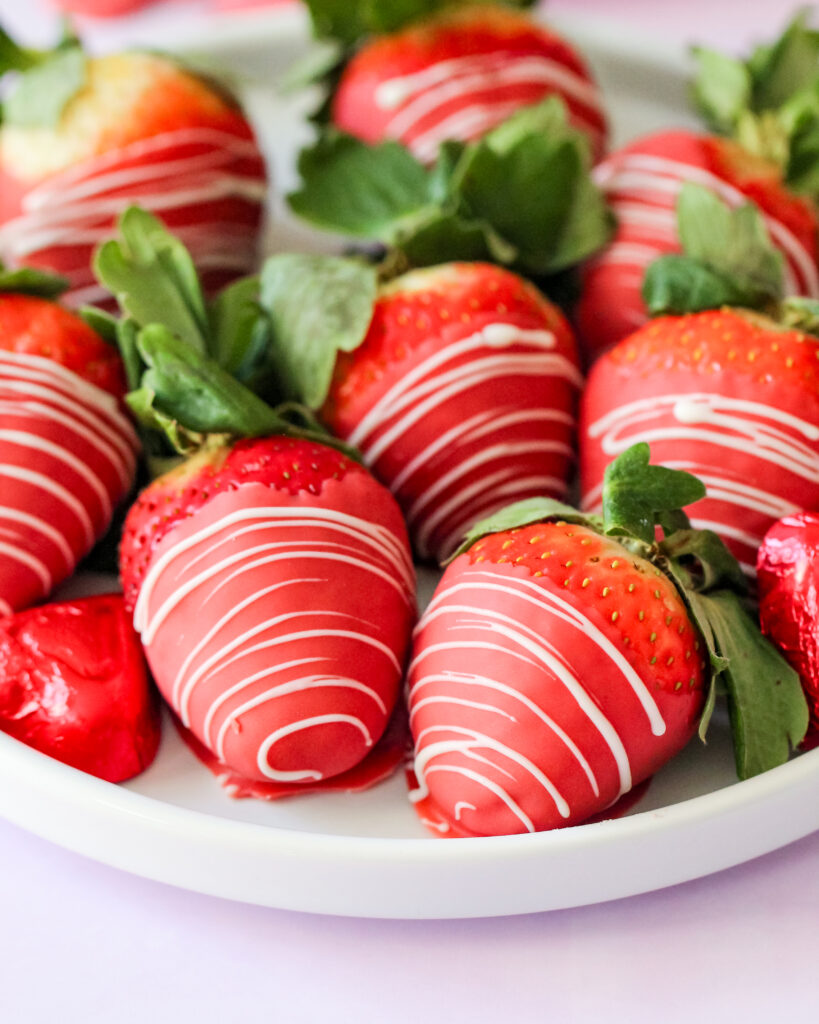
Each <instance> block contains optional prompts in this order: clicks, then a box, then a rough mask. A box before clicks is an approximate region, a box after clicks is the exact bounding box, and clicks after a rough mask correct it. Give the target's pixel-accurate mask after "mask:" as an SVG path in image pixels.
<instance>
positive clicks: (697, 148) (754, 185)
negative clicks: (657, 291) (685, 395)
mask: <svg viewBox="0 0 819 1024" xmlns="http://www.w3.org/2000/svg"><path fill="white" fill-rule="evenodd" d="M594 178H595V181H596V183H597V184H598V185H599V186H600V188H602V190H603V192H604V194H605V197H606V199H607V201H608V203H609V205H610V206H611V209H612V212H613V213H614V215H615V218H616V220H617V230H616V232H615V234H614V237H613V238H612V240H611V242H610V244H609V245H608V246H607V247H606V248H605V249H603V250H602V251H601V252H600V253H599V254H598V255H597V256H595V258H594V259H593V260H592V261H591V262H590V263H589V264H588V265H587V266H586V268H585V270H584V275H583V285H582V293H581V298H580V300H579V303H578V305H577V308H576V311H575V320H576V323H577V327H578V332H579V335H580V340H581V343H582V345H583V348H584V350H585V353H586V356H587V359H588V360H589V361H591V360H592V359H594V358H595V357H596V356H597V355H599V354H600V353H601V352H603V351H605V350H606V349H608V348H611V346H612V345H614V344H616V343H617V342H618V341H620V340H621V339H622V338H624V337H626V336H627V335H628V334H630V333H631V332H632V331H634V330H636V329H637V328H638V327H639V326H640V325H641V324H643V323H644V322H645V321H646V319H647V317H648V313H647V311H646V307H645V304H644V302H643V300H642V297H641V294H640V289H641V287H642V280H643V275H644V273H645V270H646V267H647V266H648V265H649V264H650V263H651V262H652V261H653V260H654V259H656V258H657V257H659V256H662V255H664V254H668V253H677V252H680V249H681V240H680V235H679V231H678V225H677V220H676V216H675V205H676V202H677V199H678V197H679V194H680V191H681V189H682V188H683V186H684V185H685V183H686V182H688V183H694V184H697V185H700V186H702V187H704V188H707V189H709V190H711V191H713V192H714V193H715V194H716V195H718V196H719V197H720V198H721V199H723V200H724V201H725V202H727V203H728V204H729V205H730V206H731V207H734V208H736V207H739V206H741V205H742V204H744V203H747V202H749V201H750V202H752V203H754V204H755V205H756V206H757V208H758V209H759V211H760V214H761V216H762V217H763V219H764V222H765V226H766V228H767V231H768V233H769V235H770V238H771V241H772V242H773V244H774V245H775V246H776V248H777V249H778V250H779V251H780V252H781V253H782V255H783V257H784V260H785V284H786V291H787V292H788V293H790V294H793V295H803V296H807V297H812V298H817V297H819V268H817V260H819V247H817V229H819V220H817V216H816V212H815V209H814V207H813V205H812V204H811V203H810V202H809V201H808V200H806V199H804V198H802V197H800V196H798V195H796V194H795V193H793V192H791V191H790V190H789V189H788V187H787V186H786V185H785V184H784V183H783V180H782V175H781V172H780V170H779V169H778V168H777V167H776V165H775V164H772V163H770V162H768V161H766V160H763V159H761V158H760V157H758V156H754V155H752V154H751V153H749V152H747V151H746V150H744V149H743V148H741V147H740V146H739V145H737V143H735V142H733V141H730V140H728V139H721V138H717V137H713V136H708V135H699V134H696V133H693V132H689V131H682V130H680V131H666V132H660V133H657V134H655V135H650V136H647V137H645V138H642V139H638V140H637V141H636V142H632V143H629V145H627V146H624V147H623V148H622V149H619V150H617V152H615V153H612V154H611V155H610V156H609V157H608V158H607V159H606V160H605V161H603V163H602V164H600V165H599V166H598V167H597V168H595V171H594Z"/></svg>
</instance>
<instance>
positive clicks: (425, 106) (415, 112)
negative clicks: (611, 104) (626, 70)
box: [374, 52, 603, 160]
mask: <svg viewBox="0 0 819 1024" xmlns="http://www.w3.org/2000/svg"><path fill="white" fill-rule="evenodd" d="M520 85H524V86H526V85H530V86H537V87H540V89H541V92H542V94H544V95H545V94H546V93H547V92H552V91H554V92H557V93H559V94H561V95H563V96H564V97H565V98H566V99H568V100H570V101H571V100H573V101H574V102H575V103H579V104H582V105H583V106H585V107H586V108H589V110H590V112H591V113H592V114H593V115H594V114H596V115H597V116H598V117H599V118H600V119H601V120H602V110H601V105H600V94H599V92H598V90H597V88H596V87H595V86H594V85H593V84H592V83H591V82H589V81H588V80H587V79H586V78H584V77H583V76H582V75H580V74H578V73H577V72H575V71H573V70H572V69H571V68H569V67H567V66H566V65H564V64H561V63H559V62H558V61H556V60H553V59H551V58H549V57H546V56H540V55H535V54H524V55H521V54H514V53H509V52H495V53H486V54H470V55H468V56H464V57H456V58H452V59H449V60H444V61H438V62H436V63H435V64H432V65H429V66H428V67H426V68H424V69H423V70H421V71H416V72H413V73H411V74H408V75H403V76H397V77H395V78H391V79H388V80H386V81H384V82H382V83H380V84H379V86H378V87H377V88H376V90H375V95H374V99H375V103H376V106H378V107H380V108H381V109H382V110H395V111H396V113H395V114H394V116H393V117H392V118H391V119H390V120H389V121H388V123H387V126H386V128H385V135H386V136H387V137H388V138H393V139H399V140H400V141H402V142H404V143H405V144H406V145H408V146H409V148H410V149H411V150H412V152H413V153H414V154H415V155H416V156H417V157H418V158H419V159H422V160H428V159H433V158H434V156H435V153H436V150H437V147H438V145H439V144H440V143H441V142H443V141H444V140H445V139H462V140H467V139H470V138H474V137H475V136H476V135H479V134H483V133H484V132H485V131H487V130H489V129H490V128H492V127H494V126H495V125H496V124H499V123H500V122H501V121H504V120H506V118H507V117H509V116H510V114H512V113H514V112H515V111H516V110H517V109H519V107H520V101H519V100H518V101H510V100H508V99H506V98H505V92H504V90H505V89H507V88H508V87H510V86H520ZM478 93H490V94H491V95H492V96H494V97H496V98H495V99H494V100H491V99H486V98H482V99H481V101H480V102H474V103H472V102H470V101H471V100H472V98H473V97H475V96H476V94H478ZM453 100H460V101H461V102H462V103H464V104H465V109H461V110H459V111H457V112H456V113H454V114H452V115H450V116H448V117H447V116H441V115H440V111H442V110H443V109H444V108H446V106H447V105H448V104H449V103H451V101H453ZM436 114H438V115H439V117H438V120H437V121H434V120H433V124H432V125H431V126H430V127H429V128H427V129H426V130H425V131H424V132H423V133H421V134H420V135H416V136H415V137H413V136H414V133H415V130H416V129H417V126H418V124H419V123H420V122H421V121H422V120H426V119H430V118H433V119H434V118H435V116H436ZM570 118H571V119H572V120H573V121H576V122H579V121H582V127H583V128H584V130H586V131H588V132H589V133H590V134H592V135H594V137H595V142H596V144H597V145H598V146H599V144H600V143H601V142H602V137H603V131H602V129H601V127H600V126H599V125H598V124H594V123H593V121H592V120H591V119H590V118H588V117H584V116H583V115H582V114H579V113H578V112H577V111H576V109H573V110H571V112H570Z"/></svg>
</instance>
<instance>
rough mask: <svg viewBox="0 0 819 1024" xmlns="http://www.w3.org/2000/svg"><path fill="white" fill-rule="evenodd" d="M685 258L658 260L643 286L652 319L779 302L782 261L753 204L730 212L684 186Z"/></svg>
mask: <svg viewBox="0 0 819 1024" xmlns="http://www.w3.org/2000/svg"><path fill="white" fill-rule="evenodd" d="M677 230H678V233H679V237H680V243H681V245H682V248H683V254H684V255H683V256H661V257H659V259H657V260H655V261H654V262H653V263H651V264H650V265H649V267H648V269H647V271H646V276H645V279H644V282H643V299H644V301H645V304H646V307H647V308H648V309H649V311H650V312H651V313H652V315H655V316H656V315H658V314H666V313H676V314H681V313H691V312H697V311H699V310H703V309H716V308H719V307H720V306H724V305H734V306H744V307H746V308H748V309H767V308H769V307H770V306H771V305H772V304H774V303H776V302H778V301H779V300H780V299H781V298H782V294H783V291H784V284H783V281H784V270H783V266H784V258H783V256H782V253H781V252H780V251H779V250H778V249H776V248H775V247H774V245H773V243H772V242H771V240H770V238H769V237H768V232H767V229H766V228H765V222H764V221H763V219H762V215H761V214H760V213H759V211H758V210H757V208H756V207H755V206H754V205H753V204H752V203H746V204H744V205H743V206H740V207H738V208H737V209H731V207H729V206H728V204H727V203H725V202H723V201H722V200H721V199H720V198H719V197H718V196H717V195H715V194H714V193H713V192H711V191H710V190H709V189H706V188H703V187H702V186H701V185H694V184H692V183H690V182H686V183H685V184H684V185H683V187H682V189H681V190H680V195H679V198H678V200H677Z"/></svg>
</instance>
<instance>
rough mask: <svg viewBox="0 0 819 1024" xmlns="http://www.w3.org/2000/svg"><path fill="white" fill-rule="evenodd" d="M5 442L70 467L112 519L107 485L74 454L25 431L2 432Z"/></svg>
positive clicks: (105, 515) (106, 514)
mask: <svg viewBox="0 0 819 1024" xmlns="http://www.w3.org/2000/svg"><path fill="white" fill-rule="evenodd" d="M3 441H5V442H6V443H7V444H9V445H12V446H15V447H20V448H30V449H32V450H33V451H38V452H42V453H43V454H45V455H50V456H51V458H53V459H55V460H56V461H57V462H61V463H63V465H65V466H68V468H69V469H73V470H74V472H75V473H76V474H77V476H79V477H81V478H82V479H83V480H84V481H85V482H86V483H87V484H88V486H89V487H90V488H91V489H92V490H93V491H94V492H95V494H96V495H97V497H98V498H99V502H100V506H101V508H102V511H103V515H104V517H105V518H106V519H110V517H111V511H112V509H111V498H110V496H109V494H108V491H107V489H106V487H105V484H104V483H103V482H102V480H100V478H99V477H98V476H97V474H96V473H95V472H93V470H91V469H89V468H88V466H86V465H85V463H83V462H82V461H81V460H80V459H78V458H77V456H76V455H74V454H73V452H70V451H68V449H66V448H63V447H61V446H60V445H58V444H54V443H53V442H52V441H46V440H44V439H43V438H42V437H40V436H39V435H37V434H32V433H30V432H28V431H25V430H0V443H1V442H3Z"/></svg>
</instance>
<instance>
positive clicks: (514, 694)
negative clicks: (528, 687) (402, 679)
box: [410, 672, 600, 796]
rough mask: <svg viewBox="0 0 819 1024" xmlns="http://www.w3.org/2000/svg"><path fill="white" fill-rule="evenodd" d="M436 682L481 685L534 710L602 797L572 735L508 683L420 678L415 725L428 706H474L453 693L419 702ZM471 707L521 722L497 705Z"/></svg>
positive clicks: (415, 684) (415, 685)
mask: <svg viewBox="0 0 819 1024" xmlns="http://www.w3.org/2000/svg"><path fill="white" fill-rule="evenodd" d="M432 683H448V684H450V685H452V686H456V685H457V686H478V687H481V688H484V687H485V688H487V689H491V690H496V691H497V692H498V693H501V694H503V695H504V696H507V697H511V698H512V700H515V701H518V702H519V703H521V704H523V706H524V707H525V708H527V709H528V710H529V711H531V712H532V714H533V715H535V716H536V717H537V718H539V719H540V720H541V722H543V723H544V725H546V726H548V728H549V729H550V730H551V731H552V732H553V733H554V734H555V735H556V736H557V737H558V738H559V739H560V740H561V742H562V743H564V744H565V745H566V747H567V748H568V749H569V750H570V751H571V752H572V754H573V755H574V757H575V758H576V760H577V763H578V764H579V765H580V767H581V768H582V769H583V772H584V773H585V776H586V778H587V779H588V780H589V786H590V787H591V790H592V792H593V793H594V795H595V796H598V795H599V793H600V788H599V786H598V784H597V778H596V777H595V774H594V772H593V771H592V769H591V765H590V764H589V762H588V761H587V760H586V758H585V756H584V755H583V752H582V751H581V749H580V748H579V747H578V745H577V744H576V743H575V742H574V740H573V739H572V738H571V736H570V735H569V734H568V733H567V732H566V731H565V729H562V728H561V727H560V725H559V724H558V723H557V722H556V721H555V720H554V719H553V718H552V717H551V716H550V715H547V714H546V712H545V711H544V710H543V708H542V707H541V706H540V705H539V704H536V703H535V702H534V701H533V700H530V699H529V697H527V696H526V694H524V693H521V692H520V690H516V689H515V688H514V687H512V686H507V685H506V684H505V683H499V682H498V681H497V680H495V679H490V678H488V677H487V676H478V675H470V674H468V673H466V672H448V673H446V674H443V673H441V674H437V675H436V674H434V673H433V674H429V675H425V676H420V677H418V678H417V679H413V681H412V701H411V704H410V709H411V710H410V722H412V720H413V718H414V717H415V715H416V713H417V712H418V710H419V709H420V708H422V707H424V705H426V704H429V703H431V702H441V703H446V704H449V703H458V704H470V702H469V701H464V700H463V699H461V698H456V697H454V696H452V695H451V694H447V695H444V696H437V697H423V698H421V700H416V699H415V698H416V695H417V693H418V691H419V690H420V689H421V688H422V687H423V686H429V685H431V684H432ZM471 706H472V707H481V708H486V709H487V710H489V711H491V712H493V713H496V714H499V715H504V716H505V717H506V718H509V719H511V721H513V722H516V721H517V718H516V717H515V716H514V715H511V714H509V712H507V711H504V710H503V709H502V708H500V707H498V706H497V705H495V704H477V703H476V702H471Z"/></svg>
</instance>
